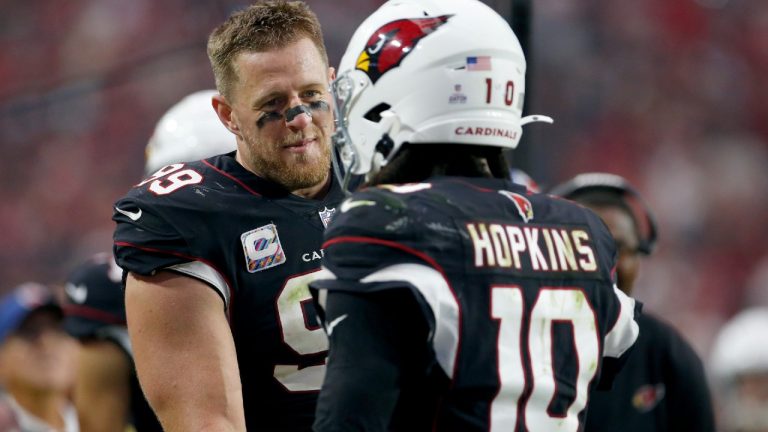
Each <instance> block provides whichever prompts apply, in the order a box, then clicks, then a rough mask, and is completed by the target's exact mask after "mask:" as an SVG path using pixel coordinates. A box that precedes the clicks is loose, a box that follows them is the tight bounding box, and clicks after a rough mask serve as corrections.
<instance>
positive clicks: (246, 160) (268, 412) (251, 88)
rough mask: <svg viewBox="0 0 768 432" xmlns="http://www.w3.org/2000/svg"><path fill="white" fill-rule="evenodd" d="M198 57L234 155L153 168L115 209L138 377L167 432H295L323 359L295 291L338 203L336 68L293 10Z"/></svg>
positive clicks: (305, 302)
mask: <svg viewBox="0 0 768 432" xmlns="http://www.w3.org/2000/svg"><path fill="white" fill-rule="evenodd" d="M208 55H209V58H210V60H211V65H212V67H213V72H214V76H215V78H216V86H217V90H218V92H219V94H218V95H216V96H214V97H213V99H212V105H213V108H214V109H215V110H216V112H217V114H218V116H219V118H220V120H221V122H222V123H223V124H224V125H225V126H226V127H227V129H229V131H230V132H232V134H234V136H235V140H236V143H237V150H236V151H235V152H234V153H231V154H226V155H222V156H218V157H214V158H210V159H206V160H203V161H199V162H192V163H175V164H171V165H168V166H166V167H164V168H161V169H160V170H159V171H157V172H155V173H154V174H153V175H152V176H150V177H149V178H147V179H145V180H144V181H142V182H141V183H139V184H138V185H137V186H136V187H134V188H133V189H132V190H131V191H130V192H129V193H128V194H127V196H126V197H125V198H123V199H121V200H119V201H118V202H117V203H116V204H115V213H114V219H115V221H116V222H117V228H116V230H115V257H116V259H117V262H118V264H119V265H120V266H121V267H122V268H123V269H124V270H126V271H127V278H126V311H127V316H128V331H129V334H130V338H131V342H132V344H133V349H134V354H135V359H136V368H137V371H138V375H139V381H140V382H141V386H142V389H143V390H144V392H145V394H146V395H147V398H148V400H149V402H150V404H151V405H152V408H153V409H154V411H155V412H156V413H157V415H158V417H159V418H160V421H161V423H162V424H163V427H164V428H165V429H167V430H185V431H186V430H203V429H206V430H222V431H223V430H245V429H246V428H247V429H249V430H266V431H306V430H309V429H310V427H311V424H312V420H313V417H314V409H315V403H316V399H317V393H318V391H319V388H320V385H321V383H322V378H323V374H324V371H325V357H326V350H327V347H328V342H327V338H326V336H325V334H324V332H323V330H322V329H321V328H320V326H319V325H318V324H317V322H316V318H315V311H314V307H313V305H312V302H311V296H310V294H309V290H308V287H307V283H308V282H309V281H310V280H312V279H313V278H314V276H315V274H316V273H317V272H318V271H319V269H320V259H321V257H322V250H321V243H322V235H323V231H324V230H325V226H326V224H327V223H328V221H329V220H330V217H331V215H332V214H333V212H334V210H335V209H336V207H337V204H338V203H339V202H340V201H341V200H342V198H343V193H342V191H341V188H340V187H339V184H338V183H337V182H336V181H335V180H334V179H335V177H333V176H332V175H331V165H330V164H331V162H330V153H331V144H330V137H331V133H332V132H333V113H332V112H331V105H332V100H331V96H330V93H329V90H328V86H329V84H330V82H331V81H332V79H333V78H334V72H333V69H332V68H330V67H329V66H328V60H327V56H326V52H325V47H324V45H323V39H322V32H321V30H320V25H319V22H318V21H317V18H316V16H315V15H314V13H312V12H311V11H310V10H309V8H308V7H307V6H306V4H304V3H302V2H283V1H275V2H260V3H257V4H255V5H252V6H250V7H248V8H246V9H245V10H242V11H239V12H236V13H234V14H233V15H232V16H231V17H230V18H229V19H228V20H227V21H226V22H225V23H224V24H222V25H221V26H219V27H218V28H217V29H215V30H214V31H213V33H212V34H211V36H210V38H209V41H208Z"/></svg>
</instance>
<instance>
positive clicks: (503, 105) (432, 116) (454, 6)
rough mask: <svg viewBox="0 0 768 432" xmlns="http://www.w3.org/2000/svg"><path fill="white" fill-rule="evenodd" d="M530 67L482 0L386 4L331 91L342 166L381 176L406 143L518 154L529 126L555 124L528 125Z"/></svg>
mask: <svg viewBox="0 0 768 432" xmlns="http://www.w3.org/2000/svg"><path fill="white" fill-rule="evenodd" d="M525 68H526V63H525V57H524V56H523V51H522V48H521V47H520V43H519V42H518V40H517V37H516V36H515V34H514V33H513V31H512V29H511V28H510V27H509V24H507V22H506V21H505V20H504V19H503V18H502V17H501V16H499V15H498V14H497V13H496V12H495V11H494V10H493V9H491V8H490V7H488V6H486V5H485V4H483V3H481V2H480V1H477V0H390V1H388V2H387V3H385V4H384V5H382V6H381V7H380V8H379V9H378V10H377V11H376V12H374V13H373V14H372V15H371V16H370V17H368V18H367V19H366V20H365V21H364V22H363V23H362V24H361V25H360V27H358V29H357V30H356V31H355V34H354V35H353V36H352V40H351V41H350V43H349V46H348V47H347V50H346V52H345V54H344V57H343V58H342V60H341V64H340V65H339V76H338V78H337V79H336V80H335V81H334V82H333V84H332V91H333V93H334V98H335V102H336V103H335V108H334V109H335V110H336V119H337V122H338V123H337V130H336V134H335V135H334V144H335V146H336V150H337V152H338V158H339V159H340V163H341V164H342V165H343V166H342V167H341V168H343V170H344V171H345V173H346V175H347V177H348V176H349V175H350V174H357V175H361V174H369V173H370V174H372V173H375V172H376V171H378V170H379V169H380V168H381V167H382V166H383V165H385V164H386V163H387V162H388V161H389V160H391V159H392V157H393V156H394V155H395V153H397V151H398V149H399V148H400V146H401V145H402V144H403V143H404V142H408V143H411V144H417V143H418V144H422V143H423V144H430V143H461V144H477V145H483V146H497V147H505V148H515V147H516V146H517V143H518V142H519V140H520V134H521V133H522V131H521V127H522V125H524V124H526V123H529V122H533V121H547V122H550V123H551V122H552V119H550V118H549V117H546V116H528V117H525V118H521V115H522V109H523V95H524V92H525ZM335 162H339V161H335ZM337 168H338V167H337ZM339 172H340V170H338V169H337V174H339Z"/></svg>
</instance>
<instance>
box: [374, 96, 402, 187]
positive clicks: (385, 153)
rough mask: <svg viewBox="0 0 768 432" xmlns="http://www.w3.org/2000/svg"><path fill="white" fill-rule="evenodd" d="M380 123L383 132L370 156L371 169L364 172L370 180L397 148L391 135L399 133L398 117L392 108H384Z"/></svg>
mask: <svg viewBox="0 0 768 432" xmlns="http://www.w3.org/2000/svg"><path fill="white" fill-rule="evenodd" d="M380 124H381V125H382V130H384V131H385V132H384V133H383V134H382V135H381V139H380V140H379V142H378V143H377V144H376V148H375V149H374V152H373V157H372V158H371V170H370V171H368V174H366V179H368V180H370V179H371V177H372V176H373V175H375V174H376V173H377V172H379V171H380V170H381V169H382V168H383V167H384V166H386V165H387V162H388V161H389V160H391V159H392V157H393V156H394V155H395V153H397V148H399V146H397V147H396V146H395V143H394V141H392V137H393V136H397V134H399V133H400V127H401V123H400V117H399V116H398V115H397V113H395V112H394V111H392V110H386V111H383V112H382V113H381V120H380Z"/></svg>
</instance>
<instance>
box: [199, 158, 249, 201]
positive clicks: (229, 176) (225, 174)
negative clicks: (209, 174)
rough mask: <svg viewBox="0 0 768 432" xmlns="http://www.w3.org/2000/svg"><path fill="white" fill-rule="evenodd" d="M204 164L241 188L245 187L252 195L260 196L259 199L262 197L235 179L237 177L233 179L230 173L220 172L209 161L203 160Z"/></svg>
mask: <svg viewBox="0 0 768 432" xmlns="http://www.w3.org/2000/svg"><path fill="white" fill-rule="evenodd" d="M203 163H204V164H206V165H208V166H209V167H211V169H213V170H215V171H217V172H218V173H219V174H221V175H223V176H224V177H227V178H228V179H230V180H232V181H233V182H235V183H237V184H239V185H240V186H242V187H243V189H245V190H247V191H248V192H250V193H252V194H253V195H256V196H258V197H260V196H261V194H260V193H258V192H256V191H255V190H253V189H251V188H250V187H248V185H246V184H245V183H243V182H242V181H241V180H239V179H236V178H235V177H233V176H232V175H231V174H229V173H227V172H224V171H222V170H220V169H219V168H216V167H215V166H213V165H212V164H211V163H210V162H208V161H207V160H205V159H203Z"/></svg>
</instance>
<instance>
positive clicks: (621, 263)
mask: <svg viewBox="0 0 768 432" xmlns="http://www.w3.org/2000/svg"><path fill="white" fill-rule="evenodd" d="M551 193H553V194H555V195H559V196H562V197H564V198H568V199H571V200H573V201H576V202H578V203H580V204H582V205H585V206H587V207H588V208H590V209H592V210H593V211H595V212H596V213H597V214H598V215H599V216H600V218H602V219H603V221H604V222H605V223H606V225H607V226H608V229H609V230H610V231H611V234H612V235H613V237H614V239H615V241H616V246H617V247H618V250H619V258H618V265H617V267H616V270H617V271H616V273H617V279H618V287H619V289H621V290H622V291H624V292H625V293H626V294H627V295H631V294H632V290H633V288H634V284H635V279H636V277H637V275H638V272H639V270H640V261H641V260H642V258H643V256H644V255H649V254H650V253H651V252H652V251H653V249H654V245H655V243H656V222H655V218H654V217H653V213H652V212H651V210H650V208H649V207H648V206H647V204H646V203H645V201H644V200H643V199H642V197H641V196H640V194H639V193H638V192H637V190H636V189H635V188H634V187H633V186H632V185H630V184H629V182H628V181H627V180H626V179H624V178H622V177H620V176H617V175H615V174H608V173H584V174H580V175H578V176H576V177H574V178H572V179H570V180H568V181H566V182H564V183H562V184H560V185H557V186H555V187H554V188H553V189H552V191H551ZM641 214H643V216H640V215H641ZM637 323H638V326H639V328H640V336H639V337H638V339H637V343H636V344H635V348H634V350H633V354H632V357H630V358H629V361H627V363H626V365H625V366H624V368H623V369H622V371H621V372H620V373H619V374H618V375H617V376H616V379H615V380H614V383H613V388H612V389H611V390H610V391H608V392H595V393H594V394H593V395H592V396H591V399H592V401H591V402H590V405H589V410H588V415H587V425H586V428H585V431H587V432H600V431H605V432H613V431H619V430H620V431H625V432H633V431H636V432H645V431H648V432H650V431H654V432H664V431H670V432H671V431H691V432H693V431H696V432H712V431H714V430H715V423H714V414H713V411H712V402H711V397H710V392H709V386H708V384H707V376H706V374H705V372H704V365H703V364H702V362H701V359H700V358H699V356H698V354H696V351H694V349H693V347H691V345H690V344H689V343H688V342H687V341H686V340H685V338H683V336H682V335H681V334H680V333H679V332H678V331H677V330H675V329H674V328H673V327H672V326H670V325H669V324H667V323H666V322H664V321H663V320H661V319H659V318H657V317H655V316H654V315H652V314H648V313H646V314H643V315H642V316H640V317H639V318H638V320H637Z"/></svg>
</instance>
